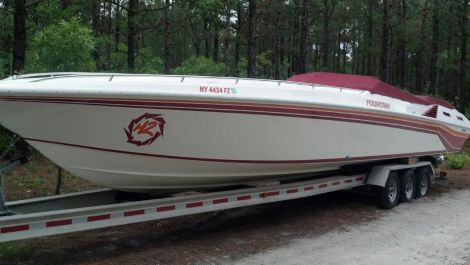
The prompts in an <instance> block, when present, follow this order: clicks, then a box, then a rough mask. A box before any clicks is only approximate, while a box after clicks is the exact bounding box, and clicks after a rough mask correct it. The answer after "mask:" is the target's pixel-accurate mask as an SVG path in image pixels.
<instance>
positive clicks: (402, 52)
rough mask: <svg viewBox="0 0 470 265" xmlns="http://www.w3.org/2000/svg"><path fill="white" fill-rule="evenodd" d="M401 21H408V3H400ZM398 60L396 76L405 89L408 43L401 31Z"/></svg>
mask: <svg viewBox="0 0 470 265" xmlns="http://www.w3.org/2000/svg"><path fill="white" fill-rule="evenodd" d="M400 20H401V21H402V23H404V22H403V21H405V20H406V1H405V0H401V1H400ZM396 55H397V58H396V64H395V66H396V67H395V76H396V84H397V85H398V86H399V87H400V88H404V87H405V56H406V41H405V33H404V32H403V30H401V31H400V32H399V34H398V47H397V53H396Z"/></svg>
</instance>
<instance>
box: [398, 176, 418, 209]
mask: <svg viewBox="0 0 470 265" xmlns="http://www.w3.org/2000/svg"><path fill="white" fill-rule="evenodd" d="M400 188H401V189H400V201H401V202H410V201H412V200H413V199H414V198H415V193H416V179H415V173H414V172H413V170H407V171H406V172H405V173H404V174H403V175H402V176H401V177H400Z"/></svg>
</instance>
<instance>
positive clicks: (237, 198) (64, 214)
mask: <svg viewBox="0 0 470 265" xmlns="http://www.w3.org/2000/svg"><path fill="white" fill-rule="evenodd" d="M20 164H22V160H15V161H10V162H8V163H6V164H5V165H3V166H1V167H0V179H1V182H2V184H1V185H2V186H1V189H0V193H1V194H0V198H1V201H0V242H7V241H14V240H20V239H27V238H35V237H41V236H50V235H58V234H65V233H70V232H77V231H84V230H91V229H97V228H104V227H112V226H118V225H125V224H132V223H139V222H144V221H151V220H160V219H165V218H171V217H176V216H185V215H191V214H198V213H205V212H212V211H219V210H227V209H233V208H239V207H245V206H253V205H259V204H265V203H272V202H279V201H285V200H292V199H298V198H304V197H310V196H315V195H319V194H324V193H328V192H333V191H339V190H346V189H352V188H356V187H360V186H364V185H367V186H377V187H379V188H381V189H385V186H386V185H387V182H388V181H387V179H388V176H389V175H390V174H391V173H393V172H404V171H406V170H419V169H428V168H430V169H431V170H432V166H431V163H430V162H419V163H415V164H411V165H409V164H393V165H378V166H374V167H373V168H372V170H371V171H369V172H367V173H362V174H354V175H344V176H343V175H340V176H329V177H323V178H316V179H310V180H302V181H297V182H290V183H284V184H283V183H279V184H275V185H270V186H262V187H256V186H251V187H245V188H237V189H233V190H225V191H215V192H214V191H208V192H202V193H199V194H193V195H181V194H179V195H178V194H173V195H169V196H167V197H164V198H150V199H149V198H143V199H142V198H140V199H135V198H134V199H129V198H126V197H123V196H120V192H119V191H116V190H111V189H99V190H90V191H83V192H75V193H70V194H63V195H54V196H47V197H42V198H35V199H26V200H19V201H13V202H5V200H4V191H3V189H4V187H5V186H4V177H5V174H6V173H7V172H8V171H10V170H12V169H13V168H14V167H16V166H18V165H20ZM385 192H388V191H387V190H385ZM393 206H394V205H393Z"/></svg>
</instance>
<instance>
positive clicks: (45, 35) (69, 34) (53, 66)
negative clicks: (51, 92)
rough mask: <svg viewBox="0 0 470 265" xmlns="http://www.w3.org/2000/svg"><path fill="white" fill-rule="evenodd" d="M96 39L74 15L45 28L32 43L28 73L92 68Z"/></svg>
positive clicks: (87, 69) (91, 69) (89, 69)
mask: <svg viewBox="0 0 470 265" xmlns="http://www.w3.org/2000/svg"><path fill="white" fill-rule="evenodd" d="M94 47H95V40H94V39H93V35H92V33H91V30H90V29H88V28H87V27H85V26H83V25H82V24H81V23H80V21H79V20H78V19H77V18H72V19H70V21H62V22H60V23H59V24H57V25H51V26H47V27H45V28H44V29H43V30H42V31H40V32H39V33H38V34H37V35H36V36H34V38H33V40H32V42H31V49H30V50H29V60H28V61H27V63H28V65H27V71H28V72H45V71H93V70H95V61H94V58H93V50H94Z"/></svg>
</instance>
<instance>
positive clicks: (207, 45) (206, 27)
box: [204, 19, 211, 58]
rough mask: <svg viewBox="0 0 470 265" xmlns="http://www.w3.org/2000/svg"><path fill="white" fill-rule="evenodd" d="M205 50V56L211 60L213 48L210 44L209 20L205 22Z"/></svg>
mask: <svg viewBox="0 0 470 265" xmlns="http://www.w3.org/2000/svg"><path fill="white" fill-rule="evenodd" d="M204 48H205V53H204V55H205V56H206V58H209V51H210V49H211V47H210V44H209V20H207V19H205V20H204Z"/></svg>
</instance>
